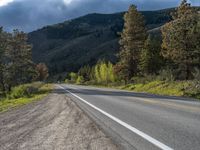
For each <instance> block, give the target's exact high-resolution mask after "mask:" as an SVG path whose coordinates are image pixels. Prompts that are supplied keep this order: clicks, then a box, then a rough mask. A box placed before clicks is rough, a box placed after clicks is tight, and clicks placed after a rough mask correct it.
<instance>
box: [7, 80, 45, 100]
mask: <svg viewBox="0 0 200 150" xmlns="http://www.w3.org/2000/svg"><path fill="white" fill-rule="evenodd" d="M42 85H43V84H42V83H40V82H36V83H32V84H24V85H19V86H16V87H14V88H12V90H11V92H10V93H9V94H7V98H8V99H17V98H22V97H31V95H33V94H36V93H38V91H39V88H40V87H41V86H42Z"/></svg>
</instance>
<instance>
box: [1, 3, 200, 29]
mask: <svg viewBox="0 0 200 150" xmlns="http://www.w3.org/2000/svg"><path fill="white" fill-rule="evenodd" d="M191 1H192V0H191ZM179 2H180V1H179V0H135V1H133V0H72V1H71V3H69V4H68V5H66V4H65V3H64V0H15V1H14V2H12V3H9V4H8V5H6V6H3V7H0V26H4V29H6V30H7V31H11V30H12V29H15V28H18V29H20V30H24V31H27V32H29V31H32V30H35V29H37V28H40V27H42V26H44V25H48V24H54V23H58V22H62V21H64V20H67V19H71V18H75V17H78V16H82V15H85V14H88V13H93V12H97V13H113V12H119V11H125V10H127V9H128V6H129V5H130V4H132V3H134V4H136V5H137V6H138V8H139V9H140V10H152V9H163V8H166V7H175V6H177V5H178V4H179ZM198 2H199V0H193V1H192V3H193V4H195V5H199V4H198Z"/></svg>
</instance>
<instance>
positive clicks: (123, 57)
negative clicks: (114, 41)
mask: <svg viewBox="0 0 200 150" xmlns="http://www.w3.org/2000/svg"><path fill="white" fill-rule="evenodd" d="M124 21H125V24H124V29H123V32H122V33H121V40H120V42H119V43H120V46H121V50H120V53H119V63H118V64H117V66H119V67H118V68H120V69H119V71H120V72H119V73H118V74H120V75H121V76H123V78H124V80H126V81H128V80H130V79H131V77H133V76H134V75H136V74H137V73H138V64H139V59H140V53H141V51H142V48H143V45H144V41H145V38H146V30H145V23H144V18H143V16H142V15H141V14H140V13H139V12H138V11H137V8H136V6H134V5H131V6H130V8H129V10H128V12H127V13H126V14H125V16H124Z"/></svg>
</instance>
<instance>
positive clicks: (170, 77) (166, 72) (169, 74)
mask: <svg viewBox="0 0 200 150" xmlns="http://www.w3.org/2000/svg"><path fill="white" fill-rule="evenodd" d="M158 80H161V81H174V80H175V78H174V74H173V71H172V70H171V69H169V68H167V69H163V70H161V71H160V72H159V76H158Z"/></svg>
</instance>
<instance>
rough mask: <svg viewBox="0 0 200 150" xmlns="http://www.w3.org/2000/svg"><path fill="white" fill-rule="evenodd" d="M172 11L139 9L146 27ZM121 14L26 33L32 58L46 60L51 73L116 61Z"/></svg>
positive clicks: (162, 20)
mask: <svg viewBox="0 0 200 150" xmlns="http://www.w3.org/2000/svg"><path fill="white" fill-rule="evenodd" d="M173 10H174V9H165V10H160V11H144V12H142V14H143V15H144V18H145V20H146V25H147V29H148V30H151V29H153V28H157V27H159V26H161V25H163V24H164V23H166V22H168V21H170V20H171V17H170V13H171V11H173ZM123 15H124V13H115V14H89V15H86V16H83V17H79V18H77V19H73V20H70V21H66V22H63V23H60V24H56V25H52V26H46V27H44V28H42V29H39V30H37V31H34V32H31V33H29V42H30V43H32V45H33V59H34V61H35V62H36V63H38V62H45V63H46V64H47V65H48V66H49V68H50V72H51V73H52V74H54V73H55V74H56V73H62V72H69V71H76V70H78V69H79V68H80V67H81V66H83V65H86V64H90V65H93V64H95V63H96V62H97V61H98V59H106V60H110V61H112V62H115V61H116V53H117V52H118V50H119V45H118V40H119V35H118V32H121V31H122V28H123Z"/></svg>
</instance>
